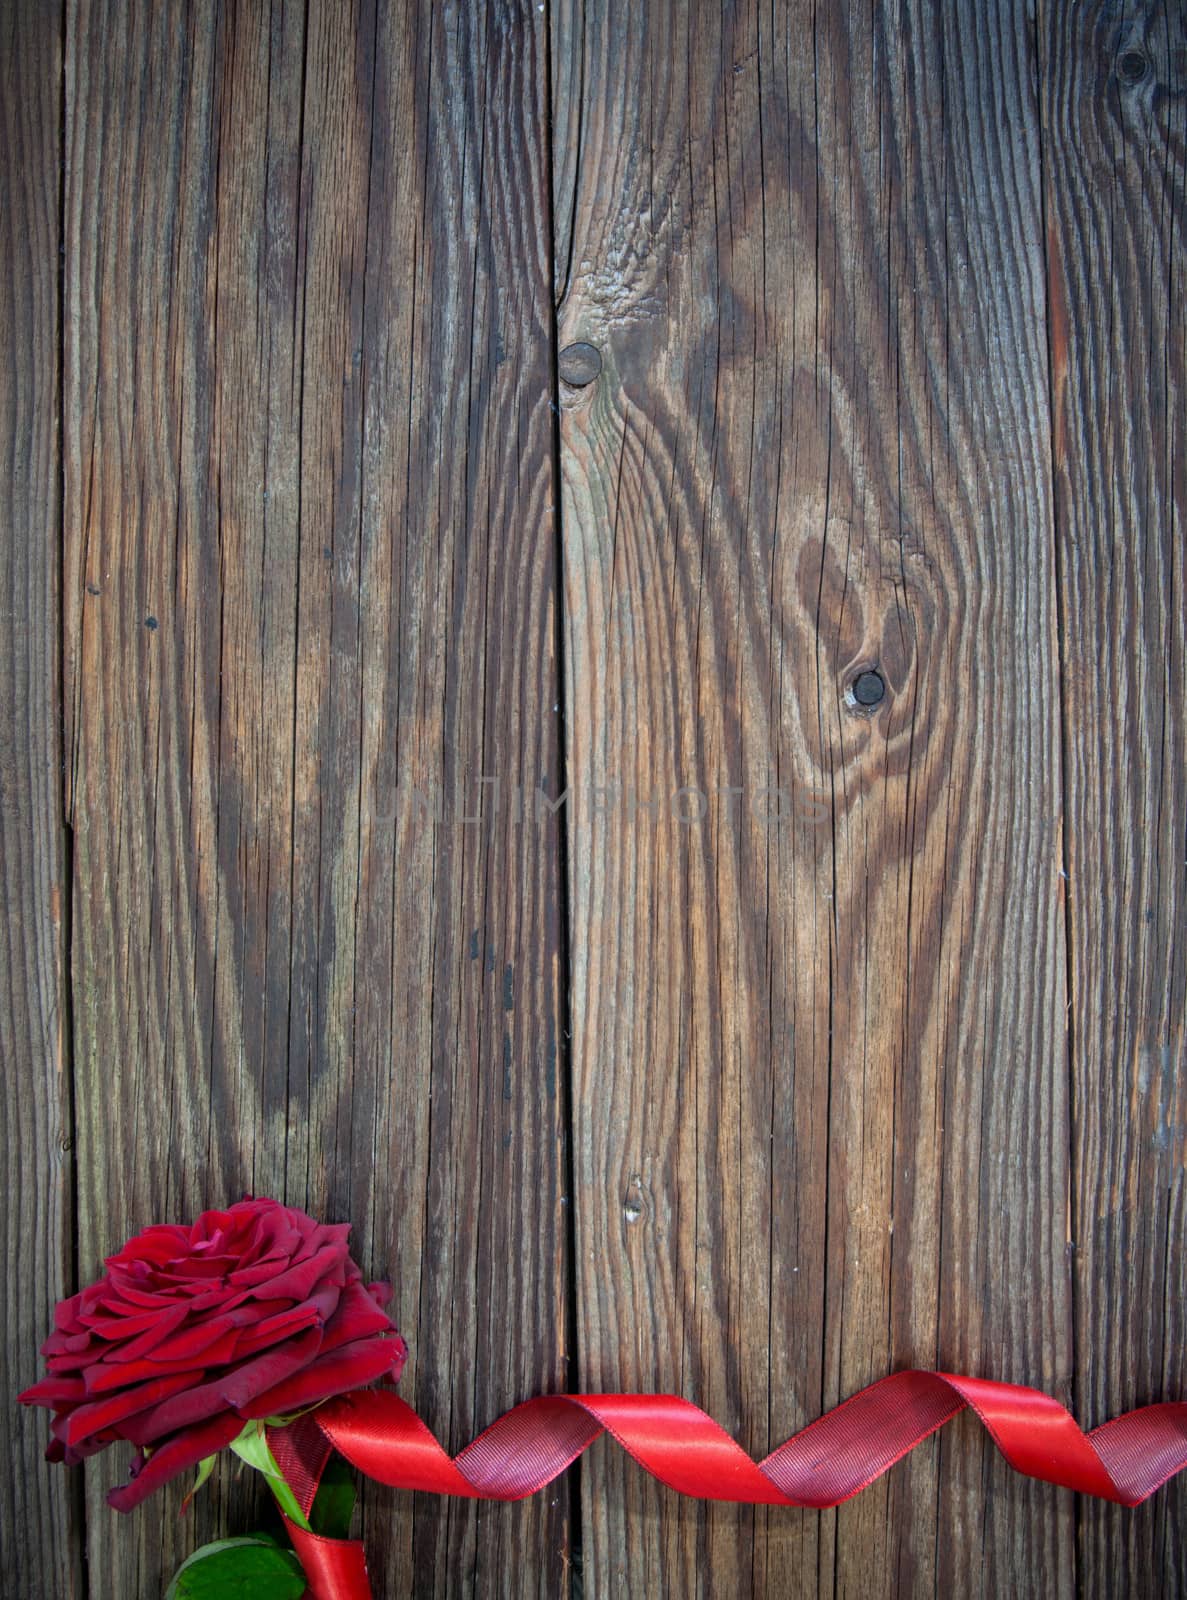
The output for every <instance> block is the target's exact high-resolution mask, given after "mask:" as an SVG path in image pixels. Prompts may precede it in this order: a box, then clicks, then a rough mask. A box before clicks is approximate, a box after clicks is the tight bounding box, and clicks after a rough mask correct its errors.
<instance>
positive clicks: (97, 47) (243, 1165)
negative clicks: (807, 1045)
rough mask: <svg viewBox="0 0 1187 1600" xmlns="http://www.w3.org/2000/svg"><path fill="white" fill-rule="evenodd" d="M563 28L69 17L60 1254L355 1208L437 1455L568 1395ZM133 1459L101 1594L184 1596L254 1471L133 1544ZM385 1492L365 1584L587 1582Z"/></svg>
mask: <svg viewBox="0 0 1187 1600" xmlns="http://www.w3.org/2000/svg"><path fill="white" fill-rule="evenodd" d="M544 37H545V28H544V19H543V18H542V17H541V16H540V14H539V13H538V11H537V10H536V8H535V7H534V6H531V5H526V4H525V5H523V6H521V7H518V8H496V9H494V10H491V11H488V10H487V8H485V7H474V6H467V7H464V8H458V7H448V8H442V7H441V6H439V5H435V4H429V3H428V0H426V3H425V4H424V5H422V6H420V7H416V6H397V7H391V8H384V10H383V12H382V14H381V15H377V13H376V10H375V8H374V7H373V6H369V5H363V6H361V7H360V8H359V9H358V10H357V11H356V10H355V9H353V8H351V7H345V6H339V5H321V4H315V5H311V6H310V7H309V8H308V11H306V8H304V7H303V6H300V5H297V6H288V5H286V6H281V5H277V6H274V7H271V8H268V7H261V6H257V5H254V4H244V5H233V6H224V7H219V8H216V7H214V6H212V5H200V6H195V7H193V8H182V7H173V6H166V7H154V8H150V9H149V10H147V11H143V12H141V11H136V12H135V13H133V9H132V8H130V7H127V6H124V5H122V4H119V3H111V4H106V5H105V4H102V3H99V0H96V3H94V4H92V3H90V0H79V3H78V4H75V5H73V6H72V7H71V10H70V15H69V25H68V49H69V81H68V102H69V150H70V165H69V171H68V174H67V197H66V213H67V243H68V254H67V273H68V277H67V317H68V340H67V352H66V360H67V373H68V378H67V437H66V528H67V548H66V596H67V662H68V676H67V684H66V701H67V707H68V727H67V737H68V749H69V752H70V771H69V785H70V803H71V808H72V814H73V817H74V823H75V829H76V840H77V850H76V858H75V867H76V871H75V881H74V895H75V919H76V920H75V934H76V936H75V942H74V979H75V1000H76V1022H77V1039H78V1082H77V1094H78V1106H79V1121H80V1126H81V1138H80V1148H79V1163H80V1183H81V1262H80V1267H81V1271H82V1273H83V1274H84V1276H85V1275H90V1274H91V1273H92V1272H93V1271H94V1270H95V1268H96V1267H97V1265H98V1263H99V1259H100V1257H101V1255H102V1254H103V1253H104V1251H105V1250H106V1249H108V1248H109V1247H110V1246H111V1245H112V1244H113V1243H114V1242H117V1241H119V1240H120V1239H122V1238H123V1237H124V1236H125V1234H126V1233H127V1232H128V1230H130V1229H134V1228H137V1227H140V1226H142V1225H144V1224H145V1223H147V1222H149V1221H151V1220H152V1219H154V1218H158V1217H162V1216H174V1215H180V1216H185V1215H188V1214H190V1213H192V1212H193V1211H195V1210H196V1209H198V1208H199V1207H201V1206H202V1205H203V1204H208V1203H211V1202H213V1201H215V1200H221V1199H223V1198H225V1197H226V1196H229V1195H235V1194H237V1193H239V1192H241V1191H243V1190H253V1191H256V1192H260V1193H273V1194H280V1195H283V1196H285V1197H286V1198H287V1199H289V1200H290V1201H293V1202H295V1203H297V1204H301V1205H304V1206H307V1207H308V1208H309V1209H311V1210H312V1211H314V1212H316V1213H319V1214H325V1215H328V1216H331V1217H334V1218H346V1219H350V1220H352V1221H353V1222H354V1224H355V1228H356V1232H355V1236H354V1237H355V1244H356V1248H357V1251H358V1254H359V1255H360V1257H361V1259H362V1260H363V1262H364V1263H365V1265H366V1267H367V1268H368V1269H370V1270H372V1271H374V1272H376V1273H382V1274H385V1275H388V1274H390V1276H391V1277H392V1279H393V1280H394V1282H395V1285H396V1291H397V1294H396V1301H395V1315H396V1317H397V1319H398V1321H399V1323H400V1326H401V1327H402V1329H403V1330H404V1331H405V1333H406V1334H407V1336H408V1338H409V1341H410V1344H411V1346H412V1361H411V1363H410V1367H409V1371H408V1374H407V1377H406V1379H405V1380H404V1385H402V1387H405V1388H406V1393H407V1395H408V1397H409V1399H410V1400H412V1401H413V1403H415V1404H416V1405H417V1406H418V1407H419V1408H420V1409H421V1410H422V1411H423V1414H424V1415H425V1416H426V1417H427V1418H428V1419H429V1420H430V1422H431V1423H432V1425H433V1426H435V1427H436V1428H437V1429H438V1430H439V1432H440V1433H441V1434H442V1435H443V1436H445V1437H447V1438H449V1439H451V1440H452V1442H453V1444H454V1445H455V1446H459V1447H460V1445H461V1444H462V1443H464V1442H466V1441H467V1440H468V1439H469V1437H470V1436H471V1435H472V1434H473V1433H474V1432H475V1431H477V1429H478V1428H479V1427H480V1426H481V1425H482V1424H484V1423H485V1422H486V1421H488V1420H489V1419H490V1418H491V1417H492V1416H493V1415H495V1414H496V1413H498V1412H499V1411H501V1410H502V1409H504V1408H505V1407H506V1406H508V1405H509V1404H511V1403H513V1402H514V1401H515V1400H517V1399H519V1398H520V1397H521V1395H522V1394H523V1393H525V1392H529V1391H532V1390H535V1389H539V1388H543V1387H548V1386H550V1385H551V1386H555V1385H558V1384H563V1383H564V1381H565V1368H564V1364H563V1348H562V1346H563V1337H564V1311H565V1285H566V1279H567V1267H566V1263H565V1259H564V1250H563V1242H564V1213H563V1211H562V1208H561V1205H560V1199H561V1195H560V1187H559V1183H560V1173H561V1168H562V1153H563V1145H562V1133H563V1121H562V1105H563V1101H562V1097H561V1095H560V1094H559V1093H558V1090H557V1078H556V1071H555V1065H554V1056H555V1050H556V1042H557V1039H558V1037H559V1033H560V1027H561V1022H560V1011H559V1007H560V971H559V948H560V932H561V920H560V873H559V865H558V863H559V850H558V848H557V846H556V843H555V834H556V826H557V825H556V824H555V823H552V824H550V825H549V826H550V829H551V838H550V833H549V827H546V828H545V829H544V831H542V832H540V833H537V831H536V830H535V829H534V828H529V827H527V826H525V825H520V824H519V823H518V821H517V819H516V817H515V814H514V812H513V809H512V807H511V806H510V804H508V803H503V804H502V805H501V806H499V807H498V809H497V810H496V808H495V805H494V802H493V798H492V796H493V791H492V790H491V789H490V788H489V787H488V788H487V789H486V790H485V795H484V790H483V788H482V786H481V785H480V779H482V778H484V777H500V778H502V779H503V780H504V782H506V781H508V780H511V779H513V778H516V777H517V776H519V775H522V777H523V779H524V780H525V781H526V782H527V783H528V784H530V785H535V784H537V783H539V784H542V785H543V787H544V788H545V789H546V790H547V791H548V792H549V793H550V794H555V793H556V792H558V791H559V788H560V769H559V735H558V726H559V715H558V710H559V706H558V702H559V690H558V682H557V666H556V656H555V650H554V648H553V645H554V638H555V629H556V615H555V594H554V590H555V576H556V561H555V532H554V523H553V516H554V513H553V502H554V496H553V455H552V421H551V413H550V411H549V398H550V385H551V364H550V343H549V333H550V327H551V305H550V299H549V295H550V282H549V270H550V267H549V263H550V249H549V238H548V215H549V203H548V187H547V185H548V151H547V144H546V129H547V114H548V108H547V73H546V71H545V69H544V67H543V41H544ZM484 798H485V802H486V803H485V805H484V806H483V810H484V813H485V814H484V816H483V818H482V820H481V821H479V822H468V821H466V820H464V819H465V818H467V817H473V816H475V815H476V814H477V812H478V809H479V802H480V800H482V799H484ZM438 812H440V814H439V815H438ZM115 1470H118V1468H117V1466H116V1463H115V1462H114V1460H106V1459H105V1460H103V1461H102V1462H101V1463H100V1464H98V1465H96V1466H95V1467H94V1468H93V1469H92V1470H90V1471H89V1473H88V1480H87V1481H88V1490H89V1494H90V1497H91V1505H92V1510H93V1513H94V1514H93V1516H92V1518H91V1522H90V1531H91V1536H90V1556H91V1572H92V1583H93V1587H94V1592H95V1593H96V1594H113V1595H121V1596H122V1595H128V1594H133V1593H136V1594H144V1595H147V1594H152V1593H159V1592H160V1588H161V1575H162V1573H167V1572H168V1570H169V1569H170V1567H171V1566H172V1565H173V1564H175V1563H176V1561H177V1559H178V1557H179V1556H180V1555H181V1554H182V1553H183V1551H184V1550H185V1549H187V1548H188V1547H189V1546H190V1545H191V1544H192V1542H193V1541H194V1540H195V1539H196V1538H198V1537H200V1536H201V1535H203V1534H205V1533H207V1532H208V1531H209V1530H210V1529H211V1528H212V1527H215V1526H224V1525H225V1524H226V1519H227V1516H228V1511H227V1502H228V1498H229V1495H230V1493H231V1489H230V1487H229V1486H223V1487H222V1488H219V1489H217V1490H216V1492H215V1494H214V1495H213V1496H210V1497H207V1499H206V1506H207V1509H205V1510H203V1511H201V1512H200V1513H199V1516H198V1520H197V1523H196V1526H195V1525H194V1524H192V1523H184V1522H179V1520H178V1517H177V1503H178V1497H177V1495H175V1494H174V1495H169V1496H166V1497H164V1498H163V1500H162V1502H161V1503H160V1504H159V1505H157V1506H155V1507H153V1508H151V1509H149V1510H148V1511H147V1512H146V1513H144V1514H143V1515H140V1516H138V1517H136V1518H135V1519H134V1520H132V1521H130V1522H128V1523H121V1524H120V1525H118V1526H117V1525H116V1524H115V1523H114V1520H113V1518H112V1517H111V1516H110V1514H109V1513H107V1512H106V1511H105V1509H104V1507H103V1502H102V1495H101V1488H102V1485H103V1483H104V1482H105V1481H106V1480H107V1479H108V1478H109V1476H110V1474H111V1473H112V1472H113V1471H115ZM236 1492H238V1491H236ZM380 1503H381V1509H379V1510H377V1511H375V1512H374V1514H372V1511H371V1507H370V1506H368V1507H367V1508H366V1515H365V1517H364V1525H365V1528H366V1532H367V1535H368V1538H369V1540H370V1541H371V1545H372V1549H373V1551H374V1552H375V1557H374V1559H375V1561H376V1564H377V1578H376V1581H377V1586H378V1587H379V1589H380V1590H381V1592H384V1593H393V1594H394V1593H399V1592H405V1591H406V1590H408V1589H409V1588H410V1587H412V1586H415V1588H416V1590H417V1592H418V1593H426V1594H428V1593H437V1594H442V1595H445V1594H448V1595H454V1594H460V1593H465V1592H469V1591H471V1590H476V1591H481V1592H484V1593H486V1592H493V1591H500V1592H506V1593H510V1594H516V1595H518V1594H522V1593H524V1592H526V1589H525V1583H524V1580H523V1578H522V1573H523V1572H524V1571H526V1572H527V1573H528V1574H529V1581H528V1585H527V1587H531V1586H533V1585H536V1586H538V1587H539V1591H540V1592H541V1593H542V1594H548V1595H552V1594H556V1593H557V1592H559V1591H560V1590H561V1589H562V1587H563V1585H564V1561H565V1548H564V1545H565V1539H566V1528H567V1505H566V1496H565V1492H564V1490H563V1488H562V1489H561V1490H560V1491H558V1492H557V1493H556V1494H554V1495H550V1496H548V1497H541V1498H540V1499H539V1500H537V1501H534V1502H532V1503H530V1504H528V1505H526V1506H523V1507H518V1508H509V1509H506V1510H502V1511H497V1512H492V1511H491V1510H490V1509H489V1508H485V1507H483V1508H477V1507H475V1506H473V1505H470V1504H466V1503H463V1502H453V1503H450V1502H442V1501H435V1500H426V1501H425V1502H424V1503H423V1504H421V1503H418V1504H416V1505H413V1506H410V1505H407V1504H404V1505H402V1506H400V1507H397V1508H394V1509H393V1505H392V1497H391V1496H383V1497H381V1502H380ZM238 1515H241V1513H238Z"/></svg>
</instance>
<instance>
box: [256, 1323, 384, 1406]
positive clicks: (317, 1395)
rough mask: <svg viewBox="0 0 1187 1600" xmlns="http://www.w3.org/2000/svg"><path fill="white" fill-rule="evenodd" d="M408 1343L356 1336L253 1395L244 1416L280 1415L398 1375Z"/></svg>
mask: <svg viewBox="0 0 1187 1600" xmlns="http://www.w3.org/2000/svg"><path fill="white" fill-rule="evenodd" d="M407 1355H408V1346H407V1345H406V1344H405V1343H404V1341H403V1339H401V1338H400V1336H399V1334H396V1335H395V1337H394V1338H390V1339H360V1340H359V1342H358V1343H357V1344H348V1345H343V1347H342V1348H341V1349H340V1350H335V1351H334V1352H333V1353H332V1354H330V1355H327V1356H322V1357H320V1358H319V1359H318V1360H317V1361H314V1362H313V1363H312V1364H311V1365H310V1366H308V1367H306V1368H305V1370H304V1371H303V1372H299V1373H297V1375H296V1376H295V1377H293V1378H290V1379H289V1380H288V1381H287V1382H286V1383H278V1384H277V1385H276V1387H275V1389H269V1390H268V1391H267V1392H266V1393H265V1394H261V1395H259V1396H257V1398H256V1399H254V1400H252V1401H251V1402H250V1403H249V1404H248V1405H245V1406H243V1407H242V1415H243V1416H245V1417H275V1416H283V1414H284V1413H285V1412H286V1411H295V1410H297V1409H298V1408H299V1407H301V1406H309V1405H316V1404H317V1402H318V1401H319V1400H328V1399H329V1398H330V1397H331V1396H332V1395H336V1394H345V1392H346V1390H347V1389H357V1388H360V1387H361V1386H362V1385H363V1384H367V1383H374V1382H375V1380H376V1378H381V1377H383V1376H385V1375H386V1374H391V1375H392V1377H393V1379H394V1378H398V1377H399V1375H400V1372H401V1371H402V1369H403V1366H404V1362H405V1360H406V1359H407Z"/></svg>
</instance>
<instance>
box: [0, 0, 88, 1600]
mask: <svg viewBox="0 0 1187 1600" xmlns="http://www.w3.org/2000/svg"><path fill="white" fill-rule="evenodd" d="M61 28H62V23H61V13H60V11H59V9H58V7H57V6H56V5H43V6H36V5H33V4H16V3H9V4H4V5H0V375H2V376H0V609H2V613H3V626H2V627H0V883H2V885H3V896H4V902H3V903H4V916H3V918H2V919H0V973H2V974H3V982H2V985H0V1062H2V1063H3V1072H2V1077H3V1106H4V1128H5V1137H4V1151H5V1155H4V1162H5V1176H4V1184H3V1188H2V1190H0V1238H3V1241H4V1288H3V1295H4V1345H3V1356H2V1362H3V1366H2V1370H0V1392H2V1393H3V1395H4V1404H5V1406H6V1407H8V1408H10V1409H9V1411H8V1416H7V1419H6V1426H5V1430H4V1432H5V1440H6V1446H5V1450H4V1459H3V1465H2V1467H0V1564H2V1570H3V1572H4V1588H5V1592H6V1593H9V1594H14V1595H25V1594H28V1595H33V1594H52V1595H55V1596H56V1595H62V1596H67V1595H76V1594H80V1593H81V1592H82V1589H81V1566H82V1563H81V1555H82V1530H81V1519H80V1515H79V1513H80V1511H81V1503H80V1500H79V1497H78V1494H77V1485H76V1484H72V1483H71V1482H70V1480H69V1478H68V1477H67V1476H66V1475H65V1474H63V1473H60V1472H52V1471H50V1470H48V1469H47V1467H46V1464H45V1461H44V1455H45V1438H46V1436H45V1419H44V1416H42V1415H33V1414H30V1413H28V1412H21V1413H20V1414H19V1415H17V1416H14V1415H13V1414H12V1409H11V1407H12V1401H13V1397H14V1396H15V1395H16V1394H17V1392H18V1391H19V1390H21V1389H23V1388H24V1387H25V1385H26V1384H29V1383H32V1382H33V1381H34V1379H36V1378H37V1377H39V1376H40V1375H41V1374H40V1366H39V1362H38V1356H37V1350H38V1346H39V1345H40V1344H41V1341H42V1340H43V1339H44V1338H45V1335H46V1332H47V1330H48V1328H49V1325H50V1317H51V1313H52V1308H53V1304H54V1302H55V1301H56V1300H58V1299H60V1298H61V1297H62V1295H63V1294H65V1293H68V1292H69V1290H70V1288H71V1279H72V1276H73V1258H72V1248H71V1237H72V1233H73V1216H72V1206H73V1197H72V1174H71V1162H72V1157H71V1155H70V1150H71V1146H72V1143H73V1137H72V1136H73V1127H72V1121H71V1103H70V1055H69V1049H70V1046H69V1037H68V1019H67V1016H66V1014H65V1009H64V989H63V972H62V958H63V950H64V930H63V926H62V915H63V896H62V878H63V866H64V861H65V829H64V826H63V818H62V789H61V779H60V773H61V761H62V749H61V730H60V726H59V722H58V683H59V657H60V648H59V639H60V635H59V629H58V567H59V561H60V519H61V499H60V479H61V455H60V450H59V441H58V393H59V390H58V382H59V360H58V355H59V319H58V277H59V254H58V241H59V238H60V234H59V198H58V189H59V170H60V155H61V146H60V137H59V133H60V123H61V95H62V60H61Z"/></svg>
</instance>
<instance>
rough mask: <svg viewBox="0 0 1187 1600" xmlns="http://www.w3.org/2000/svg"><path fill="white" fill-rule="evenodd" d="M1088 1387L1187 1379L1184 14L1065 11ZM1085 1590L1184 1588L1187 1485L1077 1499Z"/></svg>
mask: <svg viewBox="0 0 1187 1600" xmlns="http://www.w3.org/2000/svg"><path fill="white" fill-rule="evenodd" d="M1043 37H1044V40H1045V50H1044V59H1043V64H1042V105H1043V122H1044V140H1043V148H1044V193H1045V196H1046V205H1047V239H1048V272H1049V296H1050V308H1051V314H1050V330H1051V387H1052V397H1053V413H1054V436H1053V454H1054V464H1055V475H1056V476H1055V489H1056V507H1057V529H1058V546H1057V548H1058V555H1059V571H1060V614H1061V635H1062V655H1063V682H1064V709H1065V717H1064V741H1065V752H1066V757H1065V759H1066V771H1067V788H1066V801H1065V804H1066V808H1067V809H1066V822H1065V834H1066V843H1067V870H1068V873H1069V906H1070V936H1071V944H1070V969H1071V1009H1070V1012H1069V1024H1070V1028H1071V1039H1072V1067H1073V1127H1074V1160H1075V1169H1076V1171H1075V1185H1074V1189H1073V1197H1072V1222H1071V1227H1072V1237H1073V1239H1074V1242H1075V1273H1076V1355H1077V1359H1076V1384H1075V1394H1076V1403H1077V1408H1078V1410H1079V1412H1080V1415H1081V1416H1082V1417H1083V1418H1084V1420H1085V1421H1086V1422H1089V1423H1097V1422H1101V1421H1103V1420H1104V1419H1105V1418H1106V1417H1109V1416H1113V1415H1115V1414H1116V1412H1118V1411H1121V1410H1126V1409H1128V1408H1129V1407H1131V1406H1135V1405H1142V1404H1146V1403H1148V1402H1149V1401H1152V1400H1157V1399H1161V1398H1163V1397H1165V1396H1174V1395H1181V1394H1183V1393H1185V1392H1187V1252H1185V1251H1184V1223H1185V1215H1187V1186H1185V1183H1184V1163H1185V1161H1187V1032H1185V1030H1184V1008H1185V1003H1187V937H1185V935H1184V924H1185V921H1187V722H1185V720H1184V712H1183V708H1184V704H1185V703H1187V603H1185V601H1184V591H1183V568H1184V542H1183V541H1184V531H1185V521H1187V347H1185V340H1184V323H1185V315H1184V299H1183V291H1184V284H1185V283H1187V245H1185V242H1184V241H1185V236H1187V235H1185V230H1187V205H1185V199H1187V195H1185V185H1187V172H1185V160H1187V13H1185V12H1184V9H1183V7H1182V6H1181V5H1173V4H1151V3H1139V4H1136V5H1134V4H1128V5H1126V6H1124V7H1121V6H1118V5H1108V4H1102V3H1100V0H1095V3H1093V4H1090V5H1072V4H1069V3H1061V4H1058V5H1054V6H1052V7H1050V8H1049V11H1048V14H1047V17H1046V19H1045V27H1044V29H1043ZM1077 1530H1078V1551H1079V1570H1080V1579H1081V1586H1082V1593H1084V1594H1085V1595H1093V1596H1097V1595H1114V1594H1182V1593H1184V1592H1187V1484H1184V1483H1183V1481H1182V1480H1180V1481H1179V1483H1178V1484H1176V1485H1175V1486H1174V1487H1172V1488H1171V1489H1170V1490H1168V1491H1167V1492H1166V1493H1164V1494H1161V1495H1158V1496H1157V1497H1156V1498H1155V1499H1154V1500H1153V1502H1152V1503H1151V1504H1149V1505H1148V1506H1144V1507H1143V1508H1142V1509H1141V1510H1140V1511H1138V1512H1136V1513H1131V1514H1128V1515H1127V1514H1124V1513H1119V1512H1118V1511H1117V1509H1116V1508H1115V1507H1112V1506H1103V1505H1098V1504H1095V1503H1093V1502H1090V1501H1085V1502H1084V1503H1083V1504H1081V1505H1080V1506H1078V1507H1077Z"/></svg>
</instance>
